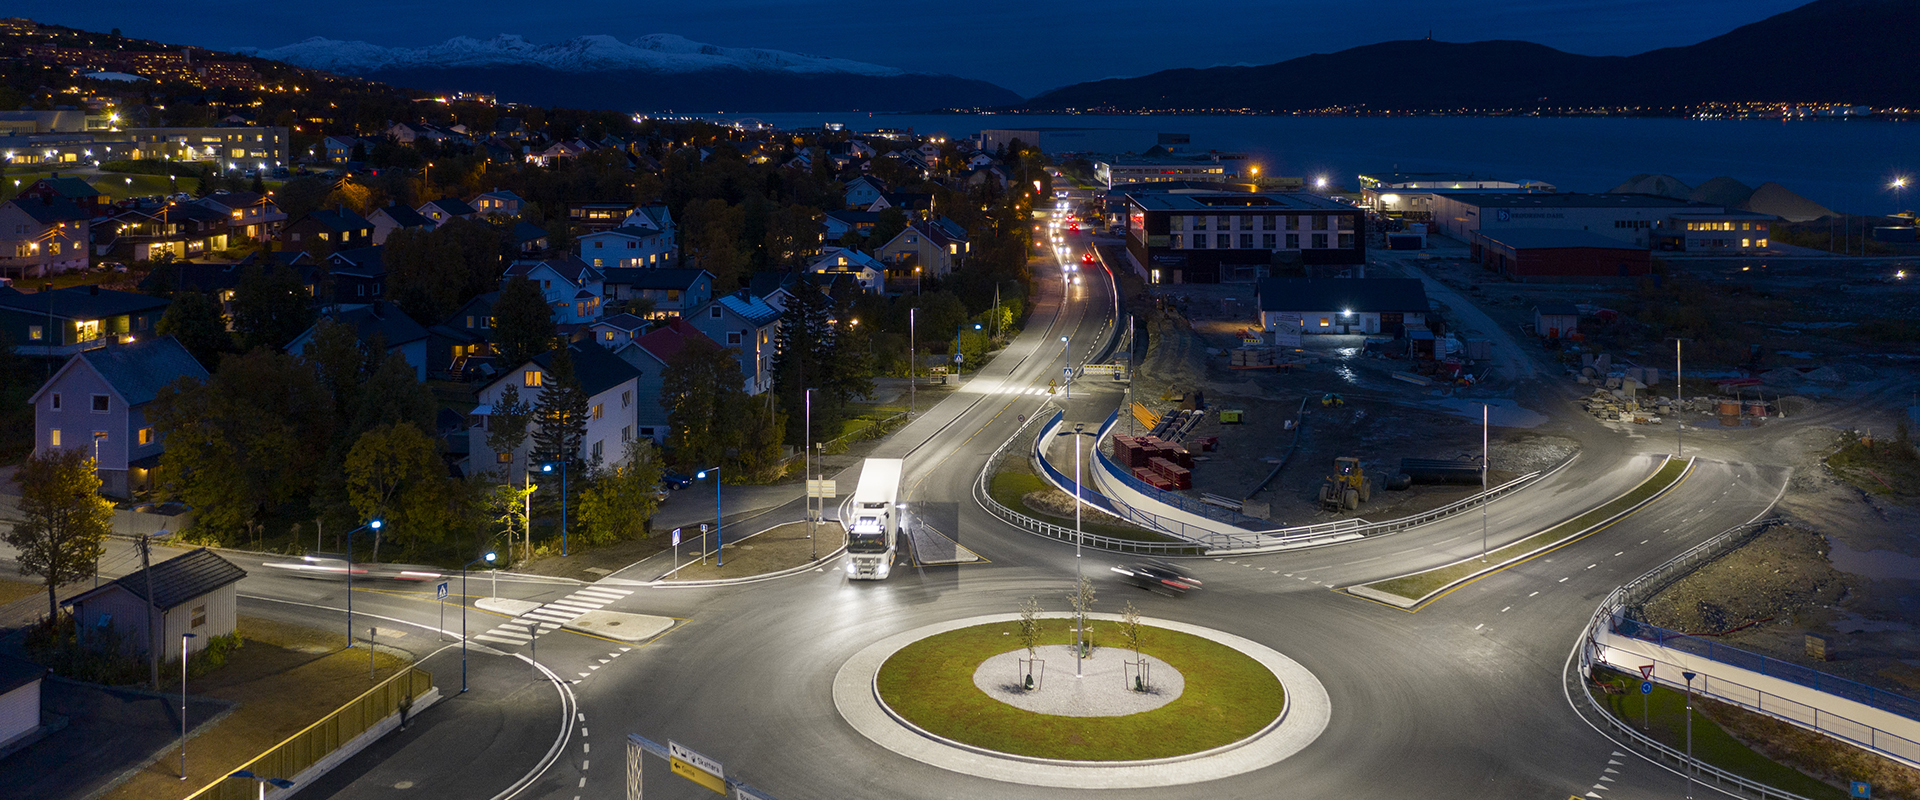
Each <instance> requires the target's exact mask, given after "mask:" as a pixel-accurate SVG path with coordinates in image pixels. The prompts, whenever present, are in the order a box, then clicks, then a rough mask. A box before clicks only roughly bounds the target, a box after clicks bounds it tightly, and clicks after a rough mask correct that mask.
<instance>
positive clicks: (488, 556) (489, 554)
mask: <svg viewBox="0 0 1920 800" xmlns="http://www.w3.org/2000/svg"><path fill="white" fill-rule="evenodd" d="M486 559H487V563H489V564H491V563H493V554H492V553H488V554H487V555H486Z"/></svg>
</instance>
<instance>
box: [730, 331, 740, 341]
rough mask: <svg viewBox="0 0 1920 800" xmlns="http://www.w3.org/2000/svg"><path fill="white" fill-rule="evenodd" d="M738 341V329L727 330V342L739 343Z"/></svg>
mask: <svg viewBox="0 0 1920 800" xmlns="http://www.w3.org/2000/svg"><path fill="white" fill-rule="evenodd" d="M739 343H740V333H739V332H738V331H727V344H739Z"/></svg>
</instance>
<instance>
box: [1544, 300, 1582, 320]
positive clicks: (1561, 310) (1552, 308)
mask: <svg viewBox="0 0 1920 800" xmlns="http://www.w3.org/2000/svg"><path fill="white" fill-rule="evenodd" d="M1533 313H1535V314H1540V315H1542V316H1548V317H1577V316H1580V307H1579V306H1576V305H1574V304H1572V303H1541V304H1540V305H1537V306H1534V307H1533Z"/></svg>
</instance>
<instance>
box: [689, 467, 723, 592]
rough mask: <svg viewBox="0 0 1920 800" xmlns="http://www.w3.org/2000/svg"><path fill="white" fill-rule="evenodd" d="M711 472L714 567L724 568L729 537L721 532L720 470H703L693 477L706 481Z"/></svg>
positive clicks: (717, 468) (713, 468) (715, 468)
mask: <svg viewBox="0 0 1920 800" xmlns="http://www.w3.org/2000/svg"><path fill="white" fill-rule="evenodd" d="M709 472H711V473H713V541H714V544H715V547H714V553H715V555H714V566H716V567H724V566H726V565H727V537H726V535H725V534H723V533H722V532H721V529H720V468H719V467H712V468H709V469H703V470H700V471H699V472H697V473H695V474H694V476H693V477H694V478H695V479H696V480H706V479H707V473H709Z"/></svg>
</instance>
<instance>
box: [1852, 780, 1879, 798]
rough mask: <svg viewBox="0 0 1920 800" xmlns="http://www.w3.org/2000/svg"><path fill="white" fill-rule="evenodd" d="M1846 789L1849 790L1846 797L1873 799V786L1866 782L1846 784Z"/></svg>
mask: <svg viewBox="0 0 1920 800" xmlns="http://www.w3.org/2000/svg"><path fill="white" fill-rule="evenodd" d="M1848 788H1849V789H1850V791H1849V792H1848V793H1847V796H1848V797H1858V798H1862V799H1863V800H1869V799H1870V798H1872V797H1873V785H1872V784H1870V783H1867V782H1866V781H1853V782H1852V783H1850V784H1848Z"/></svg>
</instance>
